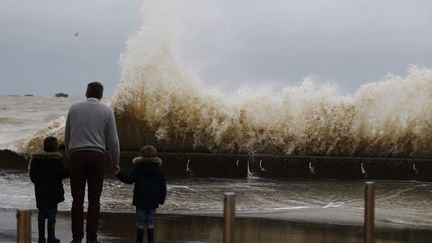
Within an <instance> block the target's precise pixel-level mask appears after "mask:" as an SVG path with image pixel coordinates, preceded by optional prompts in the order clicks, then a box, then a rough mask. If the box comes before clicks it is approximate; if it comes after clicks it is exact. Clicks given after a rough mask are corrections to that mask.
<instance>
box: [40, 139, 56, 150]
mask: <svg viewBox="0 0 432 243" xmlns="http://www.w3.org/2000/svg"><path fill="white" fill-rule="evenodd" d="M43 149H44V151H45V152H55V151H57V150H58V141H57V138H55V137H51V136H50V137H46V138H45V139H44V141H43Z"/></svg>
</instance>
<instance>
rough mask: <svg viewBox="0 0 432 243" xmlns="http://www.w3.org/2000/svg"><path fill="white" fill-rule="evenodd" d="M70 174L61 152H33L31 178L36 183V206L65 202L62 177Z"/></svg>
mask: <svg viewBox="0 0 432 243" xmlns="http://www.w3.org/2000/svg"><path fill="white" fill-rule="evenodd" d="M68 176H69V171H68V170H67V169H65V168H64V165H63V158H62V157H61V154H60V153H57V152H50V153H41V154H32V158H31V161H30V179H31V181H32V182H33V183H34V185H35V195H36V207H37V208H53V207H56V206H57V204H58V203H60V202H63V201H64V190H63V183H62V179H63V178H66V177H68Z"/></svg>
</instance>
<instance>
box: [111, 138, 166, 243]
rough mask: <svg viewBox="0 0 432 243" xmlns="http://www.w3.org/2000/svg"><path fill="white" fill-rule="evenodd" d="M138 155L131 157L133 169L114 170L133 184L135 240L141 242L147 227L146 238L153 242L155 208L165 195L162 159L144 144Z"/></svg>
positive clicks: (154, 150) (123, 180)
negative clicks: (128, 171) (135, 218)
mask: <svg viewBox="0 0 432 243" xmlns="http://www.w3.org/2000/svg"><path fill="white" fill-rule="evenodd" d="M139 153H140V156H139V157H136V158H134V159H133V161H132V163H133V171H132V172H131V173H124V172H122V171H114V173H116V176H117V178H118V179H119V180H120V181H122V182H124V183H127V184H133V183H135V185H134V190H133V192H134V193H133V202H132V204H133V205H134V206H135V207H136V215H137V222H136V227H137V236H136V242H137V243H142V242H143V235H144V229H145V227H147V239H148V242H149V243H154V227H155V218H156V208H158V206H159V205H160V204H164V202H165V197H166V179H165V173H164V171H163V169H162V168H161V165H162V160H161V159H160V158H159V157H157V151H156V148H155V147H153V146H151V145H146V146H144V147H142V148H141V150H140V152H139Z"/></svg>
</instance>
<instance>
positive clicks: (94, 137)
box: [64, 98, 120, 165]
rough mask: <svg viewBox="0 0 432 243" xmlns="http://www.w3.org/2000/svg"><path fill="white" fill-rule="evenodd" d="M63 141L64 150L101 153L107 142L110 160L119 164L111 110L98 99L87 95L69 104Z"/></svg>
mask: <svg viewBox="0 0 432 243" xmlns="http://www.w3.org/2000/svg"><path fill="white" fill-rule="evenodd" d="M64 141H65V147H66V151H67V152H68V153H73V152H75V151H82V150H94V151H100V152H103V153H104V152H105V151H106V147H107V146H108V150H109V152H110V155H111V161H112V164H113V165H118V164H119V157H120V145H119V140H118V135H117V129H116V123H115V118H114V113H113V111H112V110H111V108H110V107H108V106H106V105H105V104H102V103H101V102H100V101H99V100H98V99H95V98H88V99H87V100H86V101H83V102H79V103H76V104H74V105H72V106H71V108H70V109H69V113H68V116H67V119H66V128H65V138H64Z"/></svg>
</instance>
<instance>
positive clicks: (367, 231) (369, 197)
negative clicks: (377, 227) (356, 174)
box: [364, 182, 375, 243]
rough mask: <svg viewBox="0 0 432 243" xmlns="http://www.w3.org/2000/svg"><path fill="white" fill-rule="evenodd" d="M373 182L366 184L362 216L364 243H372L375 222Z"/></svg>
mask: <svg viewBox="0 0 432 243" xmlns="http://www.w3.org/2000/svg"><path fill="white" fill-rule="evenodd" d="M374 217H375V182H366V188H365V214H364V243H373V242H374V222H375V218H374Z"/></svg>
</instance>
